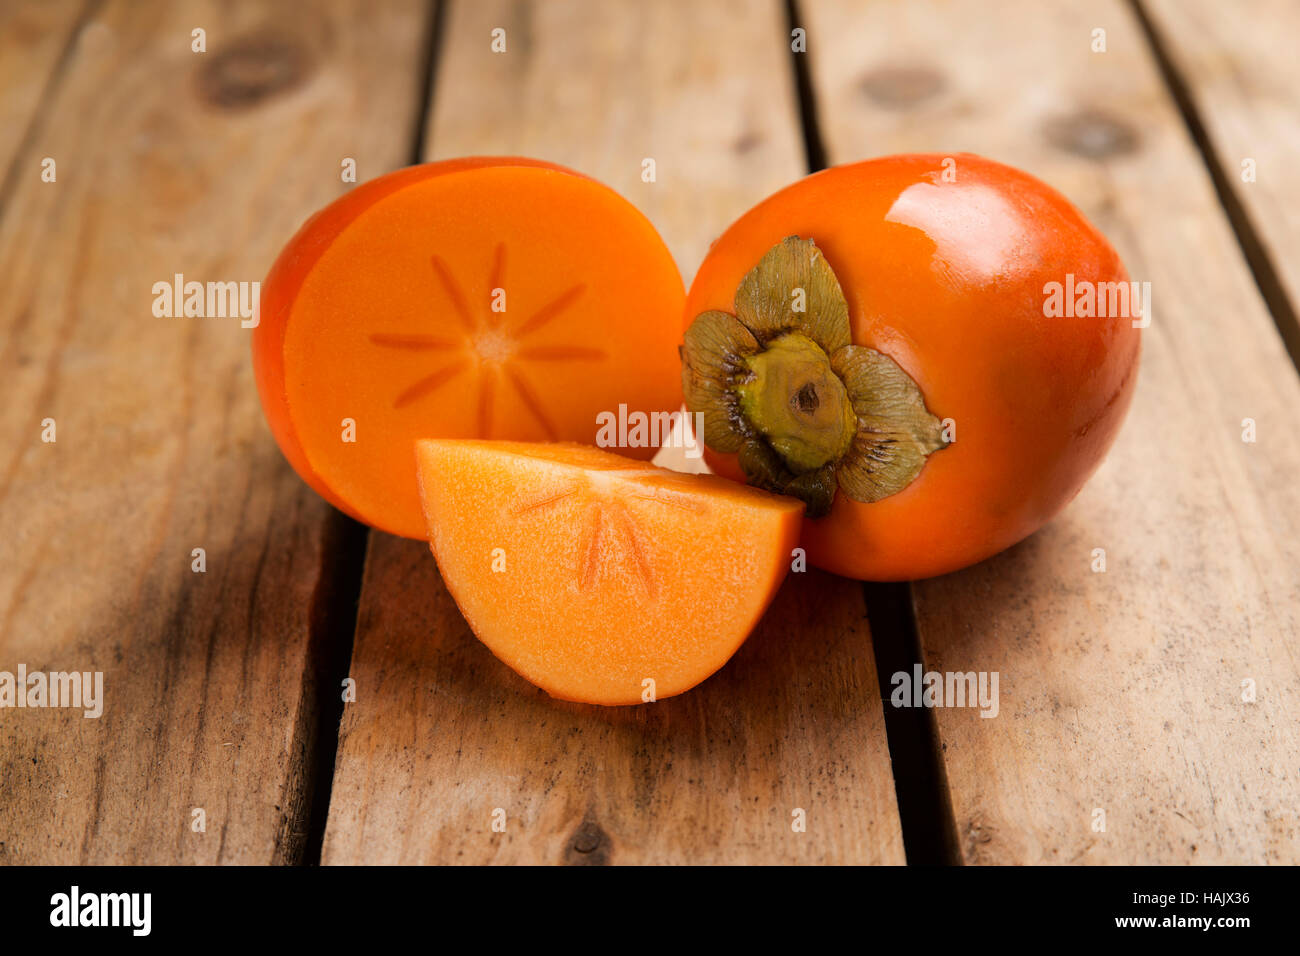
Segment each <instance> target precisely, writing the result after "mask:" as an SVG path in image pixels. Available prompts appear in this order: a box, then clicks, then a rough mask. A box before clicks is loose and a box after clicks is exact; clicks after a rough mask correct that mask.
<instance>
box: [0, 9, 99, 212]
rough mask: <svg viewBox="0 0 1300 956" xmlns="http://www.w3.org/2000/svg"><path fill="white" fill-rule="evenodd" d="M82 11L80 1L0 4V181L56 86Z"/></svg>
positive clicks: (0, 198) (82, 13)
mask: <svg viewBox="0 0 1300 956" xmlns="http://www.w3.org/2000/svg"><path fill="white" fill-rule="evenodd" d="M86 12H87V4H86V2H85V0H50V2H49V3H9V4H5V5H3V6H0V177H3V176H4V174H5V173H6V172H7V171H8V170H9V167H10V163H12V162H13V159H14V154H15V153H17V152H18V148H19V146H20V145H21V143H22V141H23V138H24V137H25V136H27V135H29V132H30V131H31V126H32V123H33V121H34V120H36V119H37V118H38V114H37V108H38V106H40V104H41V100H42V98H43V97H45V96H47V95H49V93H50V92H51V88H52V87H53V85H54V84H55V83H57V82H58V79H59V75H60V73H61V71H60V70H59V67H60V65H61V63H62V61H63V57H64V55H65V54H66V53H67V52H69V45H70V42H71V40H72V38H73V37H74V36H75V35H76V30H77V27H78V25H79V24H80V22H81V19H82V17H83V16H84V15H85V13H86ZM39 159H40V157H38V161H39ZM0 181H3V180H2V178H0ZM3 199H4V197H3V195H0V202H3Z"/></svg>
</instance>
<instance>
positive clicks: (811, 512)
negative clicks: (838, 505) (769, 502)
mask: <svg viewBox="0 0 1300 956" xmlns="http://www.w3.org/2000/svg"><path fill="white" fill-rule="evenodd" d="M835 484H836V474H835V466H834V465H833V464H832V465H826V466H825V467H824V468H818V469H817V470H816V471H805V472H804V473H803V474H802V475H797V476H795V477H794V478H792V479H791V480H790V481H788V482H787V483H786V486H785V488H784V489H783V490H784V492H785V494H787V495H794V496H795V497H796V498H798V499H799V500H801V501H802V502H803V503H804V506H805V507H804V512H805V514H806V515H807V516H808V517H809V518H824V517H825V516H826V515H828V514H830V511H831V503H832V502H833V501H834V500H835Z"/></svg>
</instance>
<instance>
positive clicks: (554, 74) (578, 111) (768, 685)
mask: <svg viewBox="0 0 1300 956" xmlns="http://www.w3.org/2000/svg"><path fill="white" fill-rule="evenodd" d="M494 27H503V28H504V29H505V30H506V38H507V52H506V53H504V54H499V53H493V52H491V49H490V40H491V36H490V33H491V30H492V29H493V28H494ZM445 30H446V35H445V36H444V37H443V38H442V40H441V44H440V47H441V50H442V54H441V57H442V59H441V63H440V65H439V69H438V72H437V74H436V82H435V87H434V88H435V102H434V105H433V110H432V115H431V117H430V120H429V122H430V126H429V132H428V140H427V142H428V146H429V147H430V149H431V153H432V157H433V158H442V157H448V156H456V155H463V154H475V153H482V154H510V153H522V154H526V155H534V156H540V157H542V158H546V159H551V160H554V161H558V162H561V163H565V164H568V165H571V166H573V167H576V168H578V169H580V170H582V171H584V172H586V173H589V174H590V175H593V176H595V177H597V178H598V179H601V180H602V181H604V182H607V183H609V184H610V185H611V186H613V187H614V188H616V189H618V190H619V191H620V192H622V193H623V194H624V195H625V196H627V197H628V198H629V199H631V200H632V201H633V202H634V203H636V204H637V205H639V206H640V207H641V208H642V209H643V210H645V211H646V212H647V214H648V215H650V216H651V218H652V219H653V221H654V222H655V224H656V225H657V226H658V227H659V229H660V231H661V232H662V233H663V235H664V237H665V239H666V240H667V241H668V243H669V245H670V246H671V248H672V249H673V252H674V254H675V255H676V257H677V260H678V262H679V264H680V265H681V267H682V269H683V271H684V272H685V273H686V275H687V277H688V278H689V276H690V275H691V274H692V273H693V271H694V268H695V266H696V265H697V264H698V262H699V261H700V259H701V258H702V257H703V255H704V252H705V251H706V249H707V246H708V243H709V241H710V240H711V239H712V238H713V237H714V236H715V235H716V234H717V233H719V232H721V230H722V229H723V228H725V227H726V226H727V225H728V224H729V223H730V222H731V220H732V219H734V218H735V217H736V216H737V215H739V214H740V213H741V212H743V211H744V209H745V208H747V207H748V206H749V205H750V204H752V203H754V202H756V201H757V200H758V199H760V198H762V197H763V196H764V195H766V194H767V193H769V192H771V191H772V190H774V189H776V188H778V187H779V186H781V185H784V184H785V183H787V182H790V181H792V180H794V179H796V178H798V177H799V176H800V175H801V174H802V172H803V147H802V143H801V140H800V138H799V130H798V120H797V115H796V111H795V104H794V100H793V87H792V83H791V74H790V61H789V50H788V46H787V40H786V39H785V36H786V33H785V24H784V17H783V11H782V8H781V6H780V4H778V3H775V2H733V3H725V4H699V3H694V2H690V0H681V2H673V3H665V4H641V5H626V6H624V5H617V6H616V5H610V4H602V3H594V2H593V3H572V2H555V3H546V4H536V5H525V4H505V3H495V2H494V3H474V4H470V3H456V4H453V5H452V6H451V9H450V11H449V16H448V17H447V18H446V21H445ZM647 157H649V158H653V159H655V161H656V165H657V181H656V182H655V183H653V184H650V183H644V182H642V180H641V170H642V160H643V159H645V158H647ZM351 676H352V677H353V678H354V679H355V680H356V681H357V701H356V702H355V703H351V704H348V705H347V707H346V709H345V713H344V719H343V725H342V730H341V738H340V744H339V753H338V760H337V764H336V773H335V778H334V788H333V792H332V795H331V804H330V816H329V822H328V828H327V831H326V836H325V844H324V855H323V862H325V863H357V862H403V863H409V862H450V863H481V862H497V863H503V862H528V863H535V862H551V863H605V862H613V863H633V862H635V863H682V862H696V863H770V862H785V861H789V862H886V863H901V862H903V851H902V839H901V831H900V828H899V823H898V811H897V804H896V798H895V794H894V785H893V779H892V776H891V774H890V763H889V751H888V745H887V743H886V740H885V733H884V722H883V716H882V709H881V703H880V697H879V689H878V684H877V679H876V674H875V667H874V663H873V656H872V649H871V640H870V635H869V632H868V628H867V622H866V616H865V609H864V607H863V599H862V594H861V590H860V588H858V586H857V585H855V584H853V583H851V582H848V581H843V580H838V579H835V578H832V577H830V576H828V575H821V574H818V573H815V572H810V573H807V574H804V575H794V576H792V579H791V580H790V581H788V582H787V583H786V585H785V587H784V589H783V590H782V592H781V594H780V595H779V597H778V598H777V601H776V603H775V604H774V606H773V608H772V610H771V611H770V612H769V614H768V616H767V618H766V619H765V621H764V622H763V624H762V626H761V627H760V628H759V631H758V632H757V633H756V634H755V635H754V636H753V637H751V638H750V640H749V641H748V643H746V645H745V646H744V647H743V648H742V649H741V651H740V652H739V653H738V654H737V656H736V657H735V658H734V659H733V660H732V662H731V663H730V664H728V665H727V666H726V667H725V668H723V670H722V671H721V672H720V673H719V674H717V675H715V676H714V677H712V678H710V679H709V680H708V681H707V682H706V683H705V684H704V685H702V686H701V687H699V688H697V689H695V690H693V691H691V692H690V693H688V694H686V695H683V696H681V697H677V698H672V699H669V700H666V701H660V702H658V703H656V704H652V705H647V706H643V707H636V708H598V707H587V706H581V705H574V704H567V703H563V702H558V701H554V700H551V699H550V698H549V697H547V696H546V695H545V694H544V693H543V692H541V691H539V690H537V689H536V688H533V687H531V686H530V685H529V684H527V683H526V682H524V681H523V680H521V679H520V678H518V677H516V676H515V675H514V674H513V673H511V672H510V671H509V670H508V669H507V668H506V667H505V666H504V665H502V664H501V663H499V662H498V661H497V660H496V659H495V658H493V657H492V655H491V653H490V652H489V651H488V650H487V649H486V648H485V647H484V646H482V645H481V644H479V643H478V642H477V641H476V640H475V639H474V638H473V636H472V635H471V634H470V633H469V632H468V630H467V628H466V625H465V623H464V621H463V619H462V618H461V616H460V614H459V612H458V611H457V610H456V608H455V605H454V603H453V602H452V601H451V599H450V597H449V596H448V594H447V592H446V590H445V589H444V587H443V585H442V583H441V581H440V579H439V577H438V572H437V568H436V565H435V564H434V562H433V559H432V557H431V556H430V554H429V553H428V547H427V545H424V544H422V543H416V542H409V541H400V540H398V539H395V538H392V537H389V536H387V535H382V534H373V535H372V536H371V543H370V552H369V555H368V559H367V568H366V576H365V581H364V585H363V590H362V598H361V612H360V616H359V619H358V624H357V633H356V644H355V648H354V653H353V660H352V668H351ZM498 808H500V809H501V810H502V811H504V814H505V819H506V829H505V832H494V831H493V829H492V823H493V813H494V811H495V810H497V809H498ZM796 809H803V810H804V811H805V812H806V814H807V832H805V833H796V832H793V831H792V828H791V822H792V819H793V818H792V813H793V811H795V810H796Z"/></svg>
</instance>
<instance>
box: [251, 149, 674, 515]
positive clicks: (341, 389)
mask: <svg viewBox="0 0 1300 956" xmlns="http://www.w3.org/2000/svg"><path fill="white" fill-rule="evenodd" d="M684 298H685V292H684V290H683V287H682V280H681V276H680V274H679V273H678V271H677V267H676V264H675V263H674V262H673V259H672V256H671V255H670V253H669V251H668V249H667V248H666V247H665V246H664V244H663V241H662V240H661V239H660V238H659V235H658V234H657V233H656V232H655V230H654V227H653V226H652V225H651V224H650V222H649V221H648V220H647V219H646V218H645V217H644V216H643V215H642V214H641V213H640V212H638V211H637V210H636V208H635V207H633V206H632V205H631V204H630V203H629V202H627V201H626V200H625V199H623V198H622V197H620V196H619V195H618V194H617V193H615V192H614V191H613V190H611V189H609V188H607V187H606V186H603V185H601V184H600V183H598V182H596V181H594V180H592V179H589V178H587V177H586V176H582V175H580V174H578V173H575V172H572V171H571V170H567V169H564V168H562V167H559V166H555V165H552V164H550V163H544V162H540V161H537V160H529V159H521V158H482V157H480V158H469V159H457V160H449V161H446V162H439V163H430V164H428V165H424V166H416V167H412V168H410V169H404V170H400V171H398V172H395V173H391V174H389V175H387V176H381V177H380V178H378V179H375V180H373V181H371V182H369V183H365V184H364V185H361V186H358V187H357V188H356V189H354V190H353V191H352V192H350V193H348V194H347V195H345V196H343V197H342V198H340V199H338V200H337V201H335V202H334V203H332V204H330V205H329V206H327V207H326V208H325V209H323V210H321V211H320V212H319V213H317V214H316V215H315V216H313V217H312V218H311V219H309V220H308V221H307V223H306V224H305V225H304V226H303V227H302V229H301V230H300V231H299V232H298V234H297V235H296V236H295V237H294V238H293V239H292V240H291V241H290V242H289V244H288V245H287V246H286V247H285V249H284V251H283V252H282V253H281V254H280V257H279V259H278V260H277V261H276V263H275V265H274V266H273V267H272V269H271V272H270V274H269V276H268V277H267V280H266V283H265V285H264V288H263V290H262V308H261V321H260V324H259V325H258V327H257V328H256V330H255V332H254V335H253V358H254V369H255V373H256V377H257V384H258V389H259V391H260V393H261V398H262V404H263V407H264V409H265V411H266V416H267V420H268V422H269V423H270V426H271V430H272V432H273V433H274V435H275V438H276V440H277V441H278V442H279V444H280V447H281V449H282V450H283V451H284V454H285V456H286V457H287V458H288V459H289V461H290V463H291V464H292V465H293V467H294V468H295V469H296V470H297V472H298V473H299V474H300V475H301V476H302V477H303V479H304V480H305V481H307V483H308V484H310V485H311V486H312V487H313V488H315V489H316V491H317V492H319V493H320V494H321V495H322V496H323V497H324V498H326V499H327V500H328V501H330V502H331V503H333V504H334V505H336V506H337V507H339V508H340V509H342V510H343V511H346V512H347V513H349V514H351V515H352V516H353V517H355V518H358V519H360V520H362V521H364V522H366V523H368V524H370V525H373V526H374V527H376V528H381V529H383V530H385V531H391V532H393V533H395V534H400V535H405V536H407V537H416V538H418V537H423V536H424V518H423V516H422V514H421V511H420V502H419V496H418V493H417V491H416V484H415V479H414V472H413V470H412V468H411V464H412V458H411V448H412V443H413V442H414V440H415V439H416V438H421V437H447V438H513V439H524V440H537V441H547V440H557V439H561V440H577V441H587V442H592V441H594V440H595V437H596V435H597V431H598V428H597V423H596V419H597V415H598V414H600V413H601V412H610V413H612V412H614V411H615V410H616V409H618V407H619V405H621V404H625V405H626V406H627V410H628V413H629V414H632V413H638V412H639V413H644V414H647V415H649V414H653V413H656V412H668V411H674V410H676V409H677V408H678V407H679V393H678V391H677V388H676V384H675V379H676V368H677V342H678V326H677V317H678V316H679V315H680V313H681V308H682V303H683V301H684ZM629 453H630V454H634V455H635V454H641V455H644V457H647V458H648V457H650V456H651V455H652V454H653V453H654V449H653V448H644V449H632V450H630V451H629Z"/></svg>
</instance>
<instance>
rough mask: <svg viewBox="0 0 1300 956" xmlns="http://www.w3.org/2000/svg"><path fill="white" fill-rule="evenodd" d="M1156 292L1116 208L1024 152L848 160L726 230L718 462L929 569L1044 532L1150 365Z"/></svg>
mask: <svg viewBox="0 0 1300 956" xmlns="http://www.w3.org/2000/svg"><path fill="white" fill-rule="evenodd" d="M1063 289H1064V290H1068V292H1067V293H1066V294H1068V295H1075V296H1077V297H1078V298H1077V300H1075V301H1070V302H1068V303H1066V308H1064V309H1062V308H1061V307H1060V306H1061V301H1060V298H1061V293H1062V290H1063ZM1137 293H1138V288H1137V284H1136V283H1130V281H1129V276H1128V274H1127V272H1126V271H1125V269H1124V266H1123V264H1122V263H1121V262H1120V259H1119V256H1118V255H1117V254H1116V252H1115V250H1114V249H1113V248H1112V247H1111V245H1110V244H1109V243H1108V242H1107V241H1106V239H1105V238H1104V237H1103V236H1102V235H1101V234H1100V233H1099V232H1098V231H1097V229H1095V228H1094V227H1093V226H1092V225H1091V224H1090V223H1089V222H1088V221H1087V220H1086V219H1085V218H1084V217H1083V215H1082V214H1081V213H1080V212H1079V211H1078V210H1077V209H1075V208H1074V206H1072V205H1071V204H1070V203H1069V202H1068V201H1067V200H1066V199H1065V198H1064V197H1063V196H1061V195H1060V194H1059V193H1057V192H1056V191H1055V190H1053V189H1051V188H1050V187H1048V186H1047V185H1045V184H1044V183H1042V182H1040V181H1039V180H1037V179H1035V178H1033V177H1032V176H1029V175H1028V174H1026V173H1023V172H1021V171H1019V170H1016V169H1012V168H1011V167H1008V166H1004V165H1002V164H1000V163H996V162H992V161H990V160H987V159H983V158H980V157H978V156H971V155H962V154H959V155H956V156H940V155H906V156H893V157H887V158H883V159H877V160H870V161H866V162H860V163H854V164H850V165H845V166H839V167H834V168H831V169H828V170H825V171H823V172H820V173H816V174H815V175H812V176H809V177H808V178H806V179H804V180H801V181H800V182H798V183H795V184H794V185H792V186H790V187H788V188H786V189H784V190H782V191H781V192H778V193H776V194H775V195H773V196H771V197H769V198H768V199H766V200H764V201H763V202H761V203H759V204H758V205H757V206H755V207H754V208H753V209H751V210H750V211H749V212H747V213H746V214H745V215H744V216H742V217H741V218H740V219H739V220H738V221H737V222H736V223H735V224H734V225H732V226H731V227H730V228H729V229H728V230H727V231H726V232H725V233H724V234H723V235H722V236H721V238H719V239H718V240H717V241H716V242H715V243H714V245H713V246H712V248H711V249H710V251H709V254H708V256H707V258H706V259H705V261H704V263H703V264H702V265H701V267H700V269H699V272H698V273H697V275H696V277H695V280H694V282H693V284H692V286H691V289H690V292H689V293H688V295H687V299H686V310H685V319H686V325H687V329H686V334H685V344H684V346H683V350H682V354H683V367H682V387H683V391H684V393H685V398H686V404H687V406H688V407H689V408H690V410H691V411H693V412H700V413H702V414H703V416H704V429H703V430H704V440H705V444H706V450H705V460H706V461H707V463H708V464H709V465H710V466H711V467H712V469H713V470H714V471H716V472H719V473H721V474H724V475H727V476H729V477H731V478H734V479H736V480H740V481H749V482H750V483H753V484H755V485H758V486H759V487H764V488H769V489H772V490H776V491H782V492H785V493H787V494H792V495H796V496H798V497H800V498H801V499H803V500H804V501H805V503H806V506H807V511H808V514H809V520H807V521H805V522H804V525H803V535H802V543H803V545H804V546H805V547H806V549H807V553H808V559H809V561H810V562H811V563H813V564H815V565H818V566H820V567H822V568H825V569H827V570H830V571H833V572H836V573H839V574H842V575H846V576H849V577H854V578H862V579H868V580H905V579H912V578H924V577H929V576H931V575H937V574H943V573H945V572H948V571H953V570H955V569H958V568H962V567H965V566H967V565H970V564H973V563H975V562H977V561H980V560H982V559H984V558H986V557H988V556H990V555H992V554H995V553H996V552H999V551H1001V550H1003V549H1005V548H1007V547H1009V546H1011V545H1013V544H1015V543H1016V542H1018V541H1020V540H1022V539H1023V538H1025V537H1026V536H1028V535H1029V534H1031V533H1032V532H1033V531H1035V530H1036V529H1037V528H1039V527H1040V526H1041V525H1042V524H1044V523H1045V522H1046V521H1048V520H1049V519H1050V518H1051V517H1052V516H1053V515H1055V514H1056V513H1057V512H1058V511H1059V510H1060V509H1061V508H1062V507H1064V506H1065V505H1066V504H1067V503H1068V502H1069V501H1070V500H1071V499H1072V498H1073V497H1074V496H1075V494H1076V493H1077V492H1078V491H1079V489H1080V488H1081V487H1082V486H1083V483H1084V482H1085V481H1086V480H1087V478H1088V477H1089V475H1090V474H1091V473H1092V472H1093V471H1094V470H1095V469H1096V467H1097V465H1098V464H1099V463H1100V462H1101V460H1102V458H1103V456H1104V455H1105V453H1106V451H1107V450H1108V449H1109V447H1110V445H1111V443H1112V442H1113V441H1114V439H1115V436H1116V433H1117V432H1118V430H1119V427H1120V424H1121V422H1122V421H1123V419H1124V416H1125V413H1126V412H1127V410H1128V407H1129V404H1130V401H1131V399H1132V396H1133V390H1134V387H1135V383H1136V379H1137V368H1138V355H1139V334H1140V333H1139V328H1140V327H1141V326H1143V325H1145V324H1146V322H1147V321H1148V320H1149V311H1146V310H1147V309H1148V308H1149V303H1142V302H1141V301H1140V299H1141V297H1140V296H1139V295H1138V294H1137Z"/></svg>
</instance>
